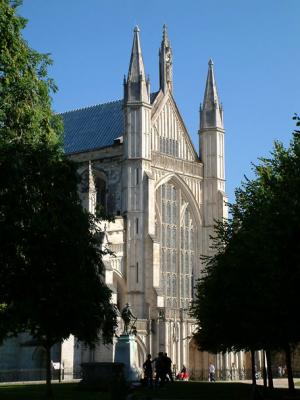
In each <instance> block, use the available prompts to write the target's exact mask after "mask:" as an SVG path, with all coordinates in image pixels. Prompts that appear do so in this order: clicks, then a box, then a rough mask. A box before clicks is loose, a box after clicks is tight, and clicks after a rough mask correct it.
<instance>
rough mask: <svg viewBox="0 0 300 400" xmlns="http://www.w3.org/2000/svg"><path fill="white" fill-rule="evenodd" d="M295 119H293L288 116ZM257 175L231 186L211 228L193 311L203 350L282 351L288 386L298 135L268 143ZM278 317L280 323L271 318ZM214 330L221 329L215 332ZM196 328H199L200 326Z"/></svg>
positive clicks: (295, 327) (299, 211) (299, 273)
mask: <svg viewBox="0 0 300 400" xmlns="http://www.w3.org/2000/svg"><path fill="white" fill-rule="evenodd" d="M295 118H296V119H297V121H298V124H299V118H298V117H295ZM260 161H261V163H260V164H259V165H258V166H256V167H255V168H254V169H255V173H256V178H255V179H254V180H252V181H250V180H246V182H245V183H244V184H243V186H242V187H241V188H240V189H238V190H237V191H236V203H235V204H233V205H231V207H230V208H231V214H232V217H231V219H230V220H229V221H224V222H220V223H219V224H218V225H217V227H216V238H215V250H216V252H215V255H214V256H212V257H209V258H208V259H207V267H206V274H205V276H204V277H203V278H202V280H200V282H199V283H198V290H197V297H196V301H195V304H194V307H193V309H192V312H193V314H194V316H195V317H196V318H197V319H198V321H199V330H198V333H197V339H198V343H199V344H200V346H201V347H202V348H203V349H208V350H211V349H214V348H215V349H217V350H219V351H224V350H240V349H246V350H247V349H250V350H255V349H261V348H264V349H266V350H268V351H269V350H271V349H276V350H277V349H284V350H285V351H286V355H287V366H288V370H289V387H290V389H291V390H293V380H292V372H291V363H290V348H291V345H292V346H293V345H295V344H296V343H298V342H299V340H300V336H299V320H298V318H295V315H297V311H296V307H297V303H298V301H299V291H298V288H299V283H300V262H299V250H300V249H299V226H300V224H299V222H300V221H299V215H300V182H299V172H300V138H299V132H298V131H295V132H294V135H293V139H292V141H291V144H290V147H289V148H288V149H285V148H284V147H283V145H282V144H280V143H275V145H274V150H273V153H272V154H271V157H270V158H269V159H261V160H260ZM278 321H280V322H278ZM214 327H217V329H218V330H219V329H220V330H221V332H220V333H217V334H216V333H214ZM200 328H201V329H200Z"/></svg>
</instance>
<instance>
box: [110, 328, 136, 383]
mask: <svg viewBox="0 0 300 400" xmlns="http://www.w3.org/2000/svg"><path fill="white" fill-rule="evenodd" d="M137 361H138V350H137V343H136V339H135V336H134V335H125V334H123V335H121V336H120V337H119V338H118V340H117V343H116V347H115V362H118V363H123V364H124V366H125V368H124V377H125V379H126V380H127V381H128V382H136V381H139V380H140V373H139V369H138V362H137Z"/></svg>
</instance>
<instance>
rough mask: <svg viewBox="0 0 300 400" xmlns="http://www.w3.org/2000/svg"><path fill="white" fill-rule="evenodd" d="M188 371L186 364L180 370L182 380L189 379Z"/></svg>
mask: <svg viewBox="0 0 300 400" xmlns="http://www.w3.org/2000/svg"><path fill="white" fill-rule="evenodd" d="M188 377H189V376H188V373H187V371H186V366H185V365H183V366H182V368H181V371H180V380H182V381H187V380H188Z"/></svg>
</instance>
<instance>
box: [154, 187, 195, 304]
mask: <svg viewBox="0 0 300 400" xmlns="http://www.w3.org/2000/svg"><path fill="white" fill-rule="evenodd" d="M157 201H158V203H159V204H158V205H159V207H160V214H161V225H160V228H159V230H160V241H161V260H160V261H161V262H160V264H161V269H160V271H161V272H160V287H161V289H162V292H163V295H164V297H165V306H166V307H171V308H182V307H183V308H186V307H188V306H189V303H190V301H191V300H192V290H193V287H192V286H193V285H192V279H193V271H194V263H195V242H194V241H195V235H194V231H195V227H194V225H193V220H192V216H191V213H190V210H189V206H188V204H187V202H186V201H185V199H184V197H183V196H182V193H181V190H180V189H178V188H177V187H175V186H174V185H173V184H172V183H166V184H164V185H162V186H160V187H159V189H158V192H157ZM181 210H184V212H183V214H182V212H181ZM181 214H182V216H181ZM180 216H181V217H180Z"/></svg>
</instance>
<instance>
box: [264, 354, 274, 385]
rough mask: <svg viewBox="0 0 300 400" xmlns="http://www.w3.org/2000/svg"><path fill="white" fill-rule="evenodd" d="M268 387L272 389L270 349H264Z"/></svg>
mask: <svg viewBox="0 0 300 400" xmlns="http://www.w3.org/2000/svg"><path fill="white" fill-rule="evenodd" d="M266 358H267V371H268V382H269V389H274V384H273V372H272V357H271V351H270V350H266Z"/></svg>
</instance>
